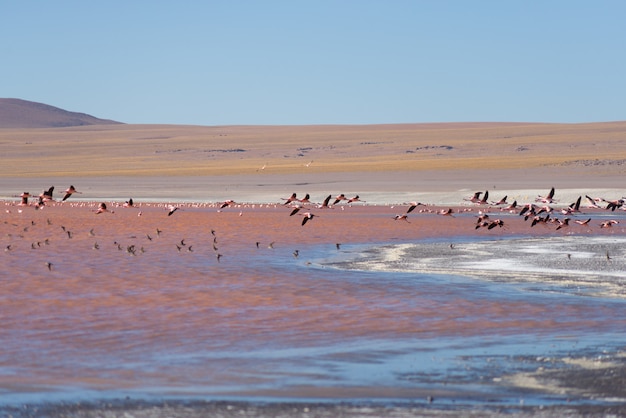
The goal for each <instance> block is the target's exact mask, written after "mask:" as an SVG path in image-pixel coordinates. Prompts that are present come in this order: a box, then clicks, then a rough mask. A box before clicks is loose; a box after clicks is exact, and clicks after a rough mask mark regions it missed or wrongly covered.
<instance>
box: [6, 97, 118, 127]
mask: <svg viewBox="0 0 626 418" xmlns="http://www.w3.org/2000/svg"><path fill="white" fill-rule="evenodd" d="M118 123H121V122H116V121H113V120H107V119H98V118H96V117H94V116H91V115H87V114H85V113H77V112H69V111H67V110H63V109H59V108H58V107H54V106H49V105H47V104H43V103H37V102H29V101H27V100H21V99H2V98H0V128H62V127H68V126H84V125H112V124H118Z"/></svg>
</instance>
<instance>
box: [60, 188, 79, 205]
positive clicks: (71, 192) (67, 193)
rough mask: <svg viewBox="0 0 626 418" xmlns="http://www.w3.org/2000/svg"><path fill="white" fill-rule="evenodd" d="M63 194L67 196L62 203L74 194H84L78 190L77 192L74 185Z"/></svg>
mask: <svg viewBox="0 0 626 418" xmlns="http://www.w3.org/2000/svg"><path fill="white" fill-rule="evenodd" d="M63 193H65V196H63V199H61V202H65V201H66V200H67V199H68V198H69V197H70V196H71V195H73V194H74V193H82V192H79V191H78V190H76V188H75V187H74V186H73V185H70V187H68V188H67V190H66V191H65V192H63Z"/></svg>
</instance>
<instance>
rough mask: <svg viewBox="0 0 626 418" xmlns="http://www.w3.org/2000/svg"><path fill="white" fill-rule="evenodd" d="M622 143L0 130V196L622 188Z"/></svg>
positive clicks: (448, 134) (444, 134)
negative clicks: (46, 191) (64, 191)
mask: <svg viewBox="0 0 626 418" xmlns="http://www.w3.org/2000/svg"><path fill="white" fill-rule="evenodd" d="M625 137H626V122H612V123H592V124H529V123H454V124H414V125H410V124H407V125H369V126H223V127H202V126H167V125H99V126H82V127H71V128H54V129H19V130H14V129H2V130H0V144H1V146H2V164H1V166H0V178H1V179H2V184H0V186H1V189H0V194H1V195H2V196H3V197H5V196H7V195H11V194H14V193H17V192H19V193H21V192H23V191H25V190H27V189H28V191H30V192H31V193H33V192H37V193H39V192H40V190H37V188H41V190H43V188H47V187H49V184H50V185H52V184H53V183H57V182H55V181H54V179H55V178H60V179H61V180H60V181H71V182H72V183H78V184H76V187H77V189H79V190H80V188H81V184H82V188H83V189H84V188H86V187H87V185H91V184H93V185H94V187H93V188H92V190H90V192H89V194H88V195H84V196H82V197H84V198H87V197H93V198H94V199H98V197H99V194H98V192H99V191H100V192H101V193H102V194H101V195H103V196H111V195H113V196H115V195H118V196H119V197H122V196H128V195H129V194H133V195H134V197H151V198H162V199H168V198H182V199H189V200H194V199H201V200H209V201H210V200H212V199H215V200H216V201H218V200H221V199H222V197H223V195H224V194H230V195H232V197H231V198H233V199H238V200H241V201H248V200H250V199H249V198H248V197H247V196H246V194H247V193H250V194H252V195H253V197H254V199H258V198H259V195H261V196H262V194H263V193H264V192H265V191H268V193H267V195H268V196H267V199H268V201H270V202H271V201H273V200H274V199H275V193H277V192H281V193H282V192H285V191H286V190H289V191H291V189H293V188H294V187H295V186H297V185H302V186H301V187H302V188H301V190H302V192H305V191H306V190H305V189H306V186H310V187H312V188H316V189H318V190H319V191H320V192H325V191H328V193H335V192H342V191H345V192H346V193H352V192H356V193H359V192H362V193H366V192H379V191H382V192H393V191H397V192H410V193H413V194H419V193H420V192H421V191H457V190H461V189H476V190H482V189H485V188H491V187H494V186H495V187H497V188H498V189H501V190H506V189H539V190H541V191H543V190H544V189H546V188H548V189H549V188H550V187H552V186H554V187H556V188H557V189H567V188H590V189H612V188H614V189H620V188H621V187H622V186H623V184H622V183H623V177H622V176H623V175H624V173H625V172H626V138H625ZM203 183H204V185H203ZM142 184H145V185H146V187H145V189H144V188H142V187H141V185H142ZM258 185H262V186H264V187H261V186H258ZM331 185H332V186H331ZM289 186H291V187H289ZM344 186H345V188H344ZM58 187H66V186H65V185H59V186H58ZM98 187H102V190H98V189H97V188H98ZM226 187H228V190H226ZM24 188H26V189H24ZM22 189H24V190H22ZM194 189H195V190H194ZM234 189H236V190H234ZM348 189H349V190H348ZM293 191H300V190H293ZM212 193H217V194H218V196H215V197H214V196H212ZM128 197H133V196H128ZM254 199H253V200H254ZM416 199H419V197H416Z"/></svg>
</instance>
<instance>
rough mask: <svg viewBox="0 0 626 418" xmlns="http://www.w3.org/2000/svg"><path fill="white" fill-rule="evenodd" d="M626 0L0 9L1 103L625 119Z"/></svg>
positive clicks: (172, 119) (247, 112)
mask: <svg viewBox="0 0 626 418" xmlns="http://www.w3.org/2000/svg"><path fill="white" fill-rule="evenodd" d="M625 16H626V2H624V1H622V0H614V1H603V0H600V1H593V2H592V1H577V0H563V1H556V0H555V1H550V0H541V1H540V0H537V1H508V0H493V1H469V0H463V1H461V0H459V1H453V0H450V1H447V0H430V1H426V0H424V1H419V0H414V1H403V0H395V1H393V0H392V1H383V0H379V1H368V0H335V1H325V0H315V1H296V0H289V1H272V0H267V1H237V0H233V1H227V0H224V1H219V2H218V1H184V0H183V1H180V2H172V1H159V0H151V1H140V0H137V1H127V0H124V1H118V0H108V1H100V2H97V1H95V2H92V1H84V0H77V1H64V0H59V1H45V0H40V1H34V0H33V1H29V0H24V1H13V0H5V1H1V2H0V39H1V40H0V56H1V57H2V62H1V65H0V80H1V81H0V97H15V98H21V99H25V100H32V101H36V102H43V103H46V104H50V105H53V106H57V107H61V108H63V109H66V110H71V111H78V112H84V113H89V114H91V115H94V116H97V117H100V118H107V119H114V120H118V121H121V122H126V123H167V124H194V125H255V124H263V125H300V124H376V123H405V122H407V123H413V122H460V121H516V122H517V121H520V122H571V123H577V122H593V121H612V120H626V114H625V110H626V53H625V52H624V51H626V25H625V24H624V17H625Z"/></svg>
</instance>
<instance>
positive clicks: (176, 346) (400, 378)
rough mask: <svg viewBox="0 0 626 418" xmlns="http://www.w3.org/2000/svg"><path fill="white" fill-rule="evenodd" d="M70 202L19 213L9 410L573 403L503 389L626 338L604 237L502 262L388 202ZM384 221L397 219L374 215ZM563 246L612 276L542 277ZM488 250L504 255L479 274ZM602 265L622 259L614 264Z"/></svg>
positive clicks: (0, 312) (6, 395) (519, 247)
mask: <svg viewBox="0 0 626 418" xmlns="http://www.w3.org/2000/svg"><path fill="white" fill-rule="evenodd" d="M28 209H29V210H30V208H28ZM72 210H73V212H72V214H73V215H72V216H67V208H63V207H50V208H46V209H45V210H42V211H29V212H25V211H23V212H21V213H19V212H18V211H17V209H16V208H11V210H10V213H9V212H7V213H5V214H4V215H3V219H2V221H3V222H2V223H1V224H0V228H1V232H2V234H1V238H0V243H1V244H2V248H3V249H4V250H5V251H3V254H0V256H1V258H2V263H3V270H2V273H1V276H0V278H1V286H2V292H1V293H0V320H1V322H2V324H3V326H2V327H1V328H0V341H1V342H2V351H1V352H0V389H1V391H0V402H2V403H12V402H37V401H41V400H46V401H50V400H80V399H87V400H89V399H100V398H107V397H119V396H127V395H128V396H132V397H139V398H146V397H147V398H150V397H168V396H172V397H180V396H183V397H185V396H190V397H200V398H224V397H237V398H243V399H259V398H261V399H286V398H289V399H322V400H328V399H334V400H337V399H376V398H379V399H384V400H411V399H416V398H417V399H425V397H426V396H434V397H436V398H437V399H440V400H441V402H454V401H459V400H465V401H467V402H482V401H485V399H491V402H501V403H511V402H512V403H514V402H518V401H519V398H520V396H524V397H525V398H526V399H527V402H529V403H533V402H535V403H546V402H557V401H559V400H561V401H562V400H563V399H564V397H563V396H558V395H546V394H545V393H544V394H539V395H537V394H529V393H526V392H519V391H515V390H513V389H512V388H511V387H509V386H507V385H506V384H503V383H502V381H503V379H504V378H506V377H507V376H510V375H512V374H515V373H518V372H522V371H528V370H535V369H537V368H538V367H561V364H562V363H560V362H559V361H558V358H560V357H562V356H566V355H572V356H575V355H582V356H597V355H602V354H611V353H615V352H617V351H619V350H620V349H623V348H624V345H625V343H626V338H625V337H624V335H623V330H624V329H626V299H625V298H624V295H623V292H622V291H621V287H622V281H623V278H622V277H621V275H620V274H619V272H621V271H623V269H622V267H620V266H623V264H619V263H623V258H624V256H623V249H622V248H623V243H624V240H623V237H619V236H618V237H617V238H616V236H615V235H610V236H603V237H597V238H594V241H593V242H592V244H593V247H585V246H584V245H583V244H581V243H580V242H579V239H578V237H568V236H560V237H558V238H555V239H553V241H549V240H550V239H552V238H550V239H548V241H546V239H545V238H542V239H534V238H533V239H534V240H535V241H533V239H521V238H520V237H501V238H500V239H499V240H498V241H497V246H496V247H497V248H498V249H499V250H504V251H505V252H504V253H500V255H498V252H496V251H494V250H493V248H494V245H493V244H490V243H493V241H490V240H487V239H485V238H469V237H467V236H466V237H464V238H458V236H457V238H452V239H453V240H454V243H455V244H454V248H449V244H448V243H449V242H450V238H446V239H445V241H444V240H433V239H432V238H431V239H423V238H420V239H416V240H412V241H411V240H410V239H409V238H408V236H410V235H411V233H410V231H409V232H407V231H406V228H405V226H404V225H399V224H398V223H396V222H394V221H391V220H390V216H389V214H388V213H387V212H384V210H383V209H381V210H380V211H381V213H374V214H372V213H365V212H355V213H353V214H352V216H351V218H350V219H347V218H345V217H344V218H342V219H340V221H341V222H343V224H340V223H339V217H343V216H345V214H340V213H339V211H335V212H332V213H331V212H328V213H323V214H321V215H320V219H313V220H312V221H311V224H307V225H306V226H305V227H302V226H301V225H300V221H301V218H298V217H294V218H290V217H289V216H288V215H287V214H286V212H285V211H284V208H260V207H256V208H247V209H245V210H243V209H241V210H240V209H234V208H233V209H232V210H228V209H226V210H224V211H222V212H217V211H216V209H215V208H210V207H206V206H202V205H199V206H189V207H185V208H183V209H181V210H180V211H178V212H176V213H175V214H174V215H173V216H171V217H168V216H167V214H166V210H165V209H164V207H163V206H157V205H153V206H150V205H145V206H144V207H142V208H141V209H131V210H128V209H124V208H116V209H115V213H113V214H111V213H104V214H100V215H94V214H93V212H92V210H93V209H92V208H89V207H84V208H82V209H81V208H78V207H77V208H73V209H72ZM139 211H141V216H138V215H139ZM250 217H254V218H250ZM252 219H254V220H252ZM372 219H374V220H380V221H381V222H383V220H384V222H388V223H389V225H390V226H389V228H390V230H388V231H387V232H380V234H377V233H376V231H375V230H373V229H371V228H369V227H367V223H366V224H365V225H364V224H363V222H365V221H367V222H371V220H372ZM287 222H288V223H287ZM317 222H319V223H317ZM346 222H347V225H345V223H346ZM339 225H344V226H342V227H341V229H340V230H338V228H339ZM393 228H398V229H396V230H394V229H393ZM400 228H402V229H400ZM157 229H158V230H159V231H160V232H159V233H157ZM68 231H69V233H68ZM372 234H375V237H376V238H377V239H378V240H377V239H373V237H372ZM390 242H397V243H398V244H399V245H391V244H390ZM546 242H553V243H554V245H556V246H558V248H559V250H558V251H557V252H560V253H564V254H571V257H570V260H569V261H572V260H573V261H574V262H582V261H581V260H583V261H584V262H585V265H586V268H587V269H590V270H593V271H594V272H595V273H596V276H595V278H592V279H585V280H584V281H581V282H579V283H577V282H576V280H574V279H575V277H574V276H575V275H574V274H572V271H571V270H570V269H571V266H568V265H566V264H565V262H563V264H559V266H561V267H559V266H556V267H555V266H553V267H554V268H556V269H557V270H559V272H557V273H555V272H554V271H547V272H545V273H542V274H537V268H535V269H534V270H533V269H531V270H530V271H529V268H526V267H528V266H535V267H537V266H539V267H541V266H542V264H541V263H542V261H541V260H540V259H539V258H537V257H535V256H533V259H532V261H533V262H532V263H531V262H530V261H531V260H529V259H528V257H527V256H526V254H528V253H536V252H540V250H541V249H542V248H545V246H546ZM272 243H273V244H272ZM335 243H342V245H340V246H339V248H338V247H337V246H336V245H335ZM351 243H356V244H351ZM407 243H408V244H407ZM270 244H272V245H270ZM590 245H591V244H590ZM490 248H491V249H490ZM554 248H556V247H554ZM600 248H601V249H602V250H601V251H600V250H599V249H600ZM605 248H609V250H608V251H610V254H613V259H614V260H612V261H607V260H606V255H604V252H605V251H606V250H605ZM296 249H297V250H298V251H299V252H298V256H297V257H296V256H295V255H294V251H295V250H296ZM592 249H593V251H592ZM452 251H453V252H452ZM489 251H491V253H490V252H489ZM594 251H595V253H598V254H599V256H598V257H597V260H596V258H594V257H595V255H594V254H595V253H594ZM598 251H600V252H598ZM620 251H621V252H620ZM450 252H452V254H450ZM478 253H480V254H491V255H490V256H489V257H484V258H483V259H491V260H496V261H497V262H496V261H494V262H492V263H490V264H489V263H487V264H488V265H487V264H485V263H483V264H480V263H478V264H476V263H474V264H473V265H471V263H470V262H469V261H468V258H470V256H472V255H474V256H475V255H476V254H478ZM217 254H221V258H219V260H218V258H217ZM564 254H561V255H562V258H563V259H565V255H564ZM602 255H604V257H605V259H604V260H603V259H602ZM589 259H592V260H593V262H597V263H601V262H603V263H604V264H602V266H604V265H606V264H607V262H611V263H613V264H611V266H610V267H606V268H605V270H606V271H603V270H602V269H599V268H598V266H601V264H597V265H595V266H594V265H590V264H589V263H588V260H589ZM455 260H456V261H455ZM518 263H522V264H518ZM537 263H538V264H537ZM575 268H576V269H580V266H578V267H575ZM565 279H566V280H565ZM581 280H582V279H581ZM605 282H606V283H609V282H610V284H611V286H607V285H606V284H605ZM572 286H573V287H572ZM573 288H575V289H577V290H575V291H573V290H572V289H573ZM598 289H600V290H601V291H600V290H598Z"/></svg>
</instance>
